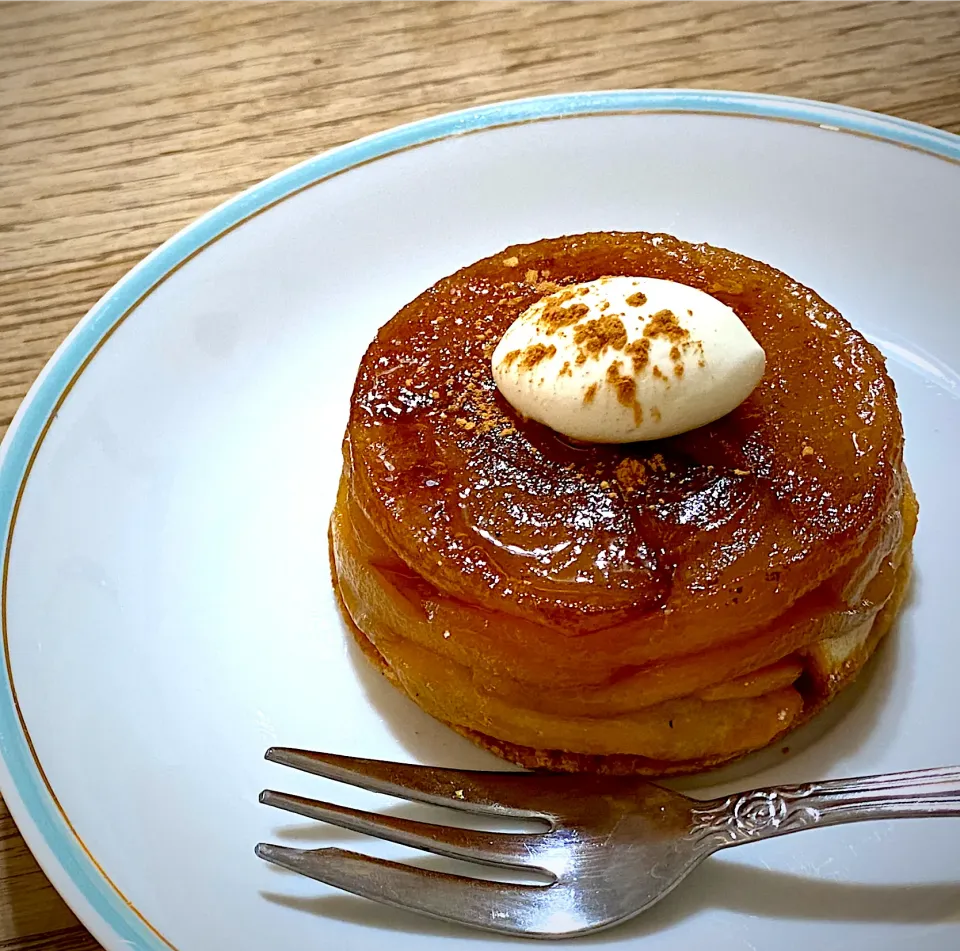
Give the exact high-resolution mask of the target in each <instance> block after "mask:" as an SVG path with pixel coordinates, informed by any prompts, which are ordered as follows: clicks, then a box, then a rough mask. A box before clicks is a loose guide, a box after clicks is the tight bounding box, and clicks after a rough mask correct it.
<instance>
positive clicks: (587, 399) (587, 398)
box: [583, 383, 599, 405]
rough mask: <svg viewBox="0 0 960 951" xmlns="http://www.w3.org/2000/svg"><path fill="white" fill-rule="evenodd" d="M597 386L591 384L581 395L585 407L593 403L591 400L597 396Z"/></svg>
mask: <svg viewBox="0 0 960 951" xmlns="http://www.w3.org/2000/svg"><path fill="white" fill-rule="evenodd" d="M598 385H599V384H597V383H591V384H590V385H589V386H588V387H587V389H586V391H585V392H584V394H583V402H584V405H587V404H589V403H592V402H593V398H594V397H595V396H596V395H597V387H598Z"/></svg>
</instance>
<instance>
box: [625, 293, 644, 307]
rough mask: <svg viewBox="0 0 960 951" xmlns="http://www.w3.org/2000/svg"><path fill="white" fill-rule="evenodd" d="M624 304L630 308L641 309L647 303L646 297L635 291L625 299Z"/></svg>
mask: <svg viewBox="0 0 960 951" xmlns="http://www.w3.org/2000/svg"><path fill="white" fill-rule="evenodd" d="M626 302H627V303H628V304H629V305H630V306H631V307H643V305H644V304H646V302H647V295H646V294H644V293H643V291H637V292H636V293H634V294H631V295H630V296H629V297H628V298H626Z"/></svg>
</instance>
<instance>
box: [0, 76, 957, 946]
mask: <svg viewBox="0 0 960 951" xmlns="http://www.w3.org/2000/svg"><path fill="white" fill-rule="evenodd" d="M958 163H960V139H958V138H957V137H955V136H951V135H948V134H946V133H943V132H938V131H935V130H932V129H927V128H924V127H921V126H917V125H912V124H910V123H906V122H902V121H899V120H895V119H889V118H886V117H883V116H878V115H871V114H868V113H862V112H856V111H853V110H848V109H843V108H838V107H834V106H826V105H822V104H816V103H809V102H803V101H797V100H787V99H779V98H770V97H759V96H748V95H740V94H721V93H699V92H683V91H646V92H623V93H612V94H592V95H584V96H570V97H555V98H547V99H540V100H530V101H525V102H520V103H508V104H505V105H499V106H493V107H487V108H482V109H477V110H472V111H469V112H465V113H459V114H456V115H452V116H445V117H441V118H438V119H434V120H429V121H426V122H421V123H417V124H415V125H412V126H407V127H404V128H401V129H397V130H394V131H391V132H388V133H384V134H382V135H378V136H374V137H373V138H370V139H366V140H363V141H361V142H357V143H354V144H352V145H349V146H346V147H344V148H342V149H338V150H336V151H334V152H331V153H327V154H325V155H322V156H320V157H318V158H315V159H311V160H310V161H308V162H307V163H305V164H303V165H301V166H298V167H297V168H294V169H291V170H290V171H288V172H284V173H283V174H281V175H279V176H277V177H275V178H273V179H270V180H269V181H267V182H265V183H264V184H262V185H259V186H257V187H256V188H254V189H252V190H251V191H249V192H247V193H246V194H244V195H241V196H240V197H238V198H236V199H234V200H233V201H231V202H229V203H227V204H226V205H224V206H222V207H221V208H219V209H217V210H216V211H214V212H212V213H210V214H209V215H207V216H206V217H204V218H202V219H200V220H199V221H198V222H196V223H195V224H193V225H191V226H190V227H189V228H187V229H186V231H184V232H182V233H181V234H179V235H178V236H177V237H175V238H174V239H172V240H171V241H170V242H168V243H167V244H166V245H164V246H163V247H162V248H160V249H159V250H158V251H156V252H155V253H154V254H152V255H151V256H150V257H149V258H147V259H146V260H145V261H144V262H143V263H142V264H141V265H139V266H138V267H137V268H135V269H134V270H133V271H132V272H131V273H130V274H129V275H128V276H127V277H126V278H124V279H123V280H122V281H121V282H120V283H119V284H118V285H117V286H116V287H115V288H114V289H113V290H112V291H110V293H109V294H108V295H107V296H106V297H105V298H104V299H103V300H102V301H100V303H98V304H97V305H96V306H95V307H94V308H93V310H92V311H91V312H90V313H89V314H87V316H86V317H85V318H84V319H83V320H82V321H81V322H80V324H79V325H78V327H77V328H76V329H75V330H74V332H73V333H72V334H71V335H70V337H69V338H68V339H67V341H66V342H65V343H64V344H63V346H61V348H60V349H59V350H58V351H57V353H56V355H55V356H54V358H53V359H52V360H51V362H50V364H49V365H48V366H47V368H46V369H45V370H44V372H43V374H42V375H41V377H40V379H39V380H38V381H37V383H36V384H35V386H34V387H33V389H32V390H31V392H30V394H29V396H28V397H27V399H26V400H25V402H24V404H23V406H22V407H21V410H20V412H19V413H18V415H17V418H16V420H15V421H14V423H13V425H12V426H11V428H10V431H9V433H8V434H7V437H6V439H5V441H4V443H3V450H2V456H0V526H2V529H3V535H2V536H0V537H2V539H3V552H4V561H3V572H4V574H3V585H4V586H3V604H2V608H3V645H4V650H5V654H6V664H5V668H4V671H3V673H2V682H0V747H2V754H3V765H2V768H0V787H2V791H3V795H4V796H5V797H6V799H7V802H8V804H9V806H10V809H11V811H12V813H13V815H14V817H15V818H16V820H17V822H18V824H19V826H20V829H21V830H22V831H23V834H24V836H25V837H26V839H27V841H28V843H29V844H30V846H31V848H32V849H33V850H34V852H35V853H36V855H37V857H38V858H39V860H40V863H41V864H42V866H43V867H44V869H45V871H46V872H47V874H48V875H49V876H50V877H51V879H52V880H53V882H54V884H55V885H56V886H57V888H59V889H60V891H61V892H62V893H63V894H64V896H65V897H66V898H67V900H68V901H69V902H70V904H71V905H72V906H73V908H74V909H75V910H76V911H77V913H78V914H79V915H80V917H81V918H82V919H83V921H84V922H85V923H86V924H87V925H88V926H89V927H90V929H91V930H92V931H93V932H94V933H95V934H96V936H97V937H98V938H99V939H100V941H101V942H103V944H104V945H105V946H106V947H107V948H108V949H110V951H117V949H121V948H123V949H131V948H133V949H151V951H154V949H165V948H170V947H173V948H177V949H180V951H201V949H202V951H211V949H230V951H263V949H271V951H288V949H289V951H300V949H304V948H323V949H332V951H345V949H363V948H373V947H379V946H381V945H382V944H383V943H385V942H389V946H390V947H392V948H395V949H397V951H430V949H434V948H439V947H443V948H444V949H447V948H451V949H452V948H464V949H467V948H469V949H478V951H479V949H485V948H494V947H499V946H501V945H504V944H510V943H514V942H511V941H505V940H502V939H498V938H495V937H490V936H486V935H483V934H481V933H479V932H470V931H466V930H463V929H459V928H455V927H447V926H445V925H443V924H441V923H438V922H433V921H430V920H429V919H423V918H419V917H416V916H413V915H410V914H405V913H402V912H397V911H394V910H391V909H387V908H385V907H382V906H379V905H376V904H374V903H372V902H364V901H362V900H360V899H356V898H353V897H351V896H344V895H341V894H337V893H334V892H332V891H331V890H329V889H327V888H325V887H323V886H320V885H318V884H316V883H314V882H310V881H308V880H306V879H301V878H298V877H296V876H293V875H290V874H287V873H284V872H280V871H278V870H277V869H275V868H273V867H270V866H267V865H266V864H264V863H262V862H260V861H258V860H257V859H256V858H255V857H254V855H253V846H254V844H255V843H256V842H258V841H260V840H267V841H281V842H286V843H304V844H310V843H313V844H323V843H332V842H340V843H343V842H345V841H348V842H349V841H350V840H351V837H350V836H348V835H347V834H345V833H341V832H337V831H335V830H330V829H326V828H323V827H320V826H319V825H315V824H310V823H307V822H302V821H293V819H292V817H289V816H285V815H284V814H282V813H278V812H275V811H273V810H270V809H267V808H266V807H263V806H260V805H258V803H257V794H258V793H259V791H260V790H261V788H263V787H265V786H274V787H280V788H285V789H288V790H291V791H294V792H300V793H302V794H305V795H312V796H316V797H318V798H332V799H335V800H338V801H341V802H346V803H350V804H358V805H361V806H367V807H369V805H370V804H371V803H375V804H377V805H378V806H379V805H385V803H384V802H383V801H381V800H379V799H378V798H377V797H374V796H371V795H367V794H361V793H359V792H356V791H351V790H348V789H346V788H337V787H334V786H333V785H332V784H329V783H326V782H325V781H322V780H319V779H313V778H310V777H306V776H303V775H301V774H296V773H293V772H288V771H284V770H282V769H280V768H279V767H275V766H271V765H269V764H266V763H264V762H263V760H262V755H263V751H264V749H265V748H266V747H267V746H269V745H271V744H282V745H295V746H304V747H308V748H314V749H324V750H331V751H342V752H348V753H354V754H360V755H365V756H374V757H382V758H396V759H403V760H417V761H421V762H426V763H433V764H438V765H456V766H461V767H480V768H484V767H492V768H496V767H497V766H498V765H499V764H498V762H497V761H496V760H494V759H493V758H492V757H490V756H488V755H487V754H485V753H482V752H480V751H478V750H476V749H474V748H473V747H472V746H471V745H469V744H468V743H466V741H463V740H461V739H459V738H457V737H456V736H454V735H453V734H452V733H450V732H449V731H448V730H447V729H446V728H444V727H442V726H440V725H438V724H437V723H435V722H434V721H432V720H430V719H429V718H428V717H426V716H425V715H424V714H422V713H420V712H419V711H418V710H417V709H416V708H415V707H413V705H412V704H410V703H409V702H407V701H406V700H404V699H403V698H401V697H400V696H398V695H397V694H396V693H395V692H394V691H393V690H392V688H391V687H389V686H388V685H387V684H386V682H385V681H383V680H382V679H380V678H379V675H377V674H375V673H373V672H372V671H370V670H368V669H367V667H366V666H365V665H364V662H363V661H362V660H361V659H359V658H358V657H357V655H356V652H355V651H354V650H352V649H351V648H350V647H349V646H348V642H347V639H346V638H345V637H344V632H343V629H342V627H341V623H340V620H339V619H338V616H337V612H336V610H335V608H334V602H333V598H332V596H331V591H330V585H329V582H328V574H327V553H326V521H327V516H328V513H329V510H330V508H331V504H332V502H333V497H334V488H335V484H336V479H337V473H338V471H339V467H340V457H339V441H340V436H341V432H342V427H343V425H344V422H345V419H346V410H347V398H348V394H349V391H350V387H351V383H352V379H353V375H354V372H355V369H356V366H357V363H358V361H359V359H360V356H361V354H362V352H363V350H364V348H365V347H366V345H367V343H368V342H369V340H370V339H371V337H372V336H373V334H374V331H375V330H376V328H377V327H378V326H379V325H380V324H381V323H383V322H384V321H385V320H387V319H388V318H389V317H390V316H391V315H392V314H393V313H394V312H395V311H396V310H397V308H398V307H399V306H400V305H402V304H403V303H405V302H406V301H407V300H409V299H410V298H412V297H414V296H415V295H416V294H417V293H419V292H420V291H421V290H422V289H423V288H425V287H427V286H428V285H429V284H431V283H432V282H434V281H435V280H436V279H438V278H439V277H441V276H443V275H445V274H448V273H449V272H451V271H453V270H455V269H456V268H457V267H459V266H461V265H463V264H466V263H468V262H470V261H473V260H475V259H477V258H480V257H483V256H485V255H487V254H491V253H493V252H495V251H497V250H498V249H500V248H501V247H503V246H505V245H506V244H508V243H511V242H519V241H528V240H533V239H536V238H540V237H544V236H548V235H556V234H561V233H564V232H566V233H569V232H578V231H586V230H597V229H602V230H613V229H625V230H648V231H657V230H663V231H668V232H671V233H673V234H676V235H678V236H680V237H682V238H685V239H687V240H694V241H701V240H702V241H709V242H711V243H714V244H718V245H722V246H724V247H728V248H732V249H735V250H736V251H739V252H742V253H744V254H747V255H751V256H754V257H758V258H760V259H762V260H764V261H767V262H769V263H771V264H773V265H775V266H777V267H780V268H782V269H784V270H786V271H787V272H789V273H790V274H791V275H793V276H794V277H796V278H798V279H799V280H801V281H803V282H804V283H806V284H809V285H810V286H812V287H814V288H816V289H817V290H818V291H819V292H820V293H821V294H822V295H823V296H824V297H826V299H827V300H829V301H831V302H832V303H833V304H834V305H836V306H837V307H839V309H840V310H841V311H842V312H843V313H844V314H845V315H846V316H847V317H848V318H849V319H850V320H851V321H852V322H853V323H854V324H855V325H856V326H857V327H859V328H860V329H861V330H862V331H863V332H864V333H866V334H867V335H868V336H870V337H871V338H872V339H873V340H875V341H876V342H877V343H878V344H879V345H880V346H881V347H882V348H883V349H884V350H885V352H886V354H887V355H888V357H889V361H890V367H891V371H892V373H893V375H894V377H895V379H896V382H897V386H898V389H899V392H900V396H901V405H902V408H903V414H904V419H905V425H906V432H907V461H908V465H909V468H910V472H911V474H912V476H913V479H914V482H915V485H916V489H917V494H918V496H919V497H920V500H921V505H922V513H921V521H920V530H919V533H918V535H917V540H916V563H917V570H916V582H915V586H914V590H913V597H912V599H911V601H910V604H909V606H908V608H907V610H906V612H905V614H904V616H903V620H902V623H901V624H900V625H899V630H898V631H897V632H896V634H895V635H894V636H892V637H891V638H890V640H889V643H887V645H886V646H885V647H884V648H883V650H882V652H881V654H880V656H879V657H878V658H877V660H876V662H875V663H874V664H873V665H872V668H871V669H870V671H869V673H868V674H867V675H865V677H864V678H863V679H862V680H861V682H860V683H859V684H857V685H856V687H855V688H854V689H853V690H852V691H851V692H850V695H849V696H847V697H845V698H843V699H842V700H841V701H839V703H838V705H837V708H836V709H834V710H832V711H830V713H829V714H828V716H827V719H826V720H821V721H819V722H818V723H817V724H815V725H814V726H813V728H812V729H808V730H806V731H805V734H804V735H803V736H801V737H799V738H797V739H795V740H793V739H792V740H791V741H790V743H791V747H792V748H793V752H792V754H791V755H790V756H784V755H782V754H781V752H780V751H779V750H776V751H773V752H772V753H768V754H766V755H764V756H760V757H755V758H753V759H751V760H750V761H748V762H747V763H746V764H741V766H739V767H738V768H737V770H735V771H733V772H731V773H728V774H726V775H723V776H720V777H711V779H710V782H711V783H712V785H713V788H714V789H720V788H723V789H729V788H732V787H733V786H736V785H740V786H743V785H747V784H749V785H752V784H759V783H767V782H785V781H799V780H804V779H813V778H822V777H827V776H838V775H849V774H858V773H869V772H878V771H885V770H900V769H909V768H914V767H923V766H934V765H945V764H951V763H960V731H958V729H957V726H956V724H957V709H958V707H957V683H958V677H960V638H958V637H957V626H956V620H955V615H956V605H955V604H954V601H953V596H954V594H955V593H956V582H955V577H954V576H955V569H954V566H955V564H956V556H955V550H956V542H957V539H958V537H960V493H958V491H957V473H958V472H960V449H958V444H957V441H956V437H957V434H958V432H960V429H958V423H960V377H958V375H957V372H956V368H957V367H960V333H958V326H960V323H958V306H960V290H958V287H960V285H958V283H957V265H958V259H960V231H958V228H960V225H958V222H960V164H958ZM352 844H353V846H354V847H357V846H358V844H359V847H361V848H364V847H366V848H367V849H368V850H369V851H371V852H373V853H375V854H379V855H390V856H401V855H404V854H405V852H404V850H403V849H400V848H399V847H393V846H387V845H383V844H379V843H374V842H370V841H369V840H364V841H362V842H361V841H360V840H358V839H356V838H354V839H353V841H352ZM637 874H642V870H639V869H638V871H637ZM958 909H960V822H957V821H955V820H925V821H914V822H899V823H895V822H887V823H877V824H873V825H861V826H850V827H845V828H836V829H831V830H824V831H819V832H813V833H807V834H803V835H798V836H789V837H786V838H783V839H778V840H775V841H772V842H768V843H764V844H761V845H755V846H750V847H747V848H744V849H737V850H734V851H732V852H729V853H725V854H724V855H723V856H720V857H717V858H715V859H711V860H710V861H709V862H708V863H707V864H706V865H705V866H703V867H702V868H701V869H700V870H699V871H698V872H697V873H695V874H694V875H693V876H692V877H691V879H690V880H689V882H688V884H686V885H685V886H684V887H682V888H681V889H680V890H678V892H676V893H675V894H674V895H673V896H671V897H670V898H668V899H667V900H666V901H664V902H663V903H662V904H661V905H660V906H658V907H657V908H656V909H654V910H653V911H652V912H650V913H648V914H647V915H645V916H643V917H642V918H639V919H636V920H635V921H634V922H632V923H630V924H628V925H626V926H624V927H621V928H619V929H614V930H612V931H609V932H605V933H602V934H600V935H598V936H596V937H594V938H592V939H583V940H582V943H587V944H591V943H592V944H598V945H611V946H619V947H640V946H642V947H643V948H644V949H650V951H654V949H664V951H686V949H690V948H698V947H709V948H711V949H713V951H726V949H749V948H761V949H768V948H774V947H776V948H778V949H782V951H790V949H809V948H817V949H822V951H828V949H839V948H847V949H859V948H864V949H865V948H870V949H872V951H881V949H901V948H905V947H910V948H911V949H914V951H920V949H932V948H936V949H947V948H957V947H960V915H958Z"/></svg>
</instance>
